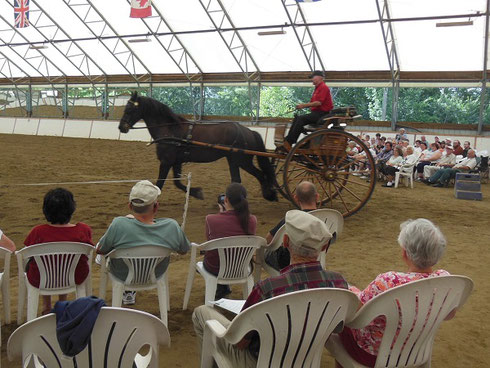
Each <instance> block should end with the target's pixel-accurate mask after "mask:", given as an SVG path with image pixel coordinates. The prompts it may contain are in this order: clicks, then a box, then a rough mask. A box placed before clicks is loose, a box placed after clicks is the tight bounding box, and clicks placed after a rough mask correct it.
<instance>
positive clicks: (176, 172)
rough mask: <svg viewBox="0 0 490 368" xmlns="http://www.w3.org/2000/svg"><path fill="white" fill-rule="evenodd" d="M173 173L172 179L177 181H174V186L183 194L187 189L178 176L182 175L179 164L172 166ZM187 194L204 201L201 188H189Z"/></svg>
mask: <svg viewBox="0 0 490 368" xmlns="http://www.w3.org/2000/svg"><path fill="white" fill-rule="evenodd" d="M173 172H174V179H178V180H174V184H175V186H176V187H177V188H179V189H180V190H182V191H184V192H185V191H186V190H187V187H186V186H185V185H183V184H182V183H181V182H180V174H182V164H180V163H178V164H174V166H173ZM189 194H190V195H191V196H193V197H194V198H197V199H204V195H203V193H202V188H200V187H195V188H192V187H191V188H190V190H189Z"/></svg>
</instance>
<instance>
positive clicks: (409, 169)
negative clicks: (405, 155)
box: [395, 164, 415, 189]
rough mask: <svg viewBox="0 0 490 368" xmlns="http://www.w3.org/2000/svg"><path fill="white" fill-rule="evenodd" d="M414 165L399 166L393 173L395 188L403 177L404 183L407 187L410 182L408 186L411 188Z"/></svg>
mask: <svg viewBox="0 0 490 368" xmlns="http://www.w3.org/2000/svg"><path fill="white" fill-rule="evenodd" d="M414 166H415V164H414V165H411V166H405V167H402V168H400V171H397V172H396V173H395V188H398V183H399V182H400V178H405V179H406V182H405V185H406V186H407V187H408V184H409V183H410V188H412V189H413V175H414V174H413V168H414Z"/></svg>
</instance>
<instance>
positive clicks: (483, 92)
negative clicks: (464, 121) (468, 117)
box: [478, 0, 490, 134]
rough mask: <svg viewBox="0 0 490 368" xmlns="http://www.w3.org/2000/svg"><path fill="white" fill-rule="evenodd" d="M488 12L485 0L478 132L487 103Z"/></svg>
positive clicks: (481, 126) (479, 131)
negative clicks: (485, 10)
mask: <svg viewBox="0 0 490 368" xmlns="http://www.w3.org/2000/svg"><path fill="white" fill-rule="evenodd" d="M489 14H490V0H487V12H486V15H485V46H484V50H483V78H482V86H481V96H480V114H479V116H478V134H482V132H483V118H484V114H485V106H486V104H487V98H486V97H487V78H488V73H487V64H488V31H489V28H490V27H489V21H490V19H489Z"/></svg>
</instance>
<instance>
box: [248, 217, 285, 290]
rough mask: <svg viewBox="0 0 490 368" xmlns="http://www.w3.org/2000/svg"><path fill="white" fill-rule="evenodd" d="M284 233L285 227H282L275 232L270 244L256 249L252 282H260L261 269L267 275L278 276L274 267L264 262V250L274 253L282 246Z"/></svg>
mask: <svg viewBox="0 0 490 368" xmlns="http://www.w3.org/2000/svg"><path fill="white" fill-rule="evenodd" d="M285 233H286V226H285V225H282V226H281V227H280V228H279V230H277V231H276V233H275V234H274V237H273V238H272V240H271V242H270V243H269V244H267V245H266V246H265V247H261V248H259V249H257V252H256V255H255V269H254V282H258V281H260V275H261V272H262V269H264V270H265V271H266V272H267V273H268V274H269V275H271V276H277V275H279V271H277V270H276V269H275V268H274V267H272V266H270V265H269V264H268V263H267V262H266V261H265V258H266V255H265V253H266V250H267V252H274V251H276V250H277V249H278V248H279V247H281V246H282V241H283V238H284V234H285Z"/></svg>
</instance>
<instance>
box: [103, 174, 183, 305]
mask: <svg viewBox="0 0 490 368" xmlns="http://www.w3.org/2000/svg"><path fill="white" fill-rule="evenodd" d="M160 193H161V191H160V189H159V188H158V187H156V186H155V185H153V184H152V183H151V182H149V181H148V180H142V181H140V182H138V183H136V184H135V185H134V187H133V188H132V189H131V192H130V194H129V209H130V210H131V214H129V215H127V216H120V217H116V218H115V219H114V220H112V223H111V225H110V226H109V228H108V229H107V231H106V233H105V234H104V235H103V236H102V238H101V239H100V241H99V243H98V244H97V253H100V254H107V253H109V252H110V251H112V250H114V249H116V248H117V249H127V248H133V247H138V246H142V245H157V246H162V247H165V248H169V249H171V250H174V251H176V252H177V253H179V254H185V253H187V251H188V250H189V240H187V238H186V236H185V234H184V232H183V231H182V229H181V228H180V226H179V224H178V223H177V221H175V220H173V219H170V218H155V215H156V213H157V211H158V196H159V195H160ZM169 261H170V259H169V258H166V259H164V260H163V261H162V262H160V263H159V264H158V265H157V267H156V269H155V274H156V275H155V276H156V277H157V278H158V277H159V276H161V275H162V274H163V273H164V272H165V271H166V270H167V267H168V263H169ZM110 272H111V273H112V274H113V275H114V276H115V277H117V278H118V279H120V280H122V281H124V280H125V279H126V277H127V275H128V267H127V266H126V264H125V263H124V262H123V261H122V260H119V259H114V260H112V261H111V269H110ZM135 298H136V292H134V291H132V292H125V294H124V296H123V303H124V304H126V305H127V304H134V302H135Z"/></svg>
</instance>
